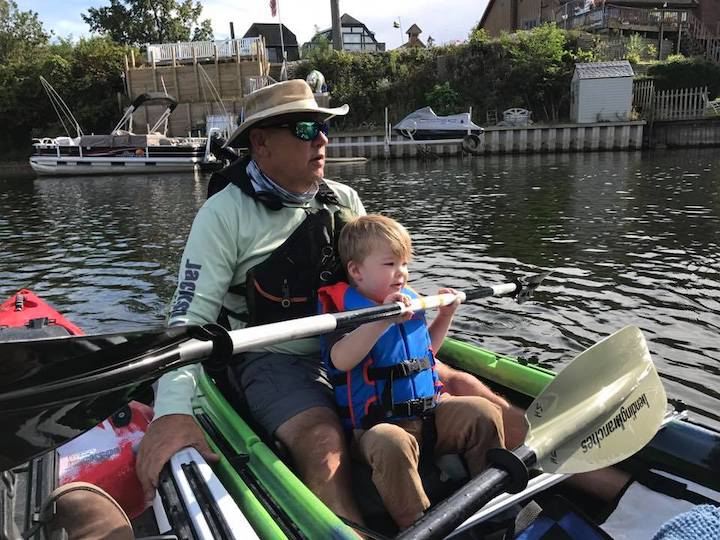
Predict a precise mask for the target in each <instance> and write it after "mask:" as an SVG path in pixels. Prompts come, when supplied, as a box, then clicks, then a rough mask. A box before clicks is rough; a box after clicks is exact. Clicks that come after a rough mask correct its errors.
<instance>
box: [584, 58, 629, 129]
mask: <svg viewBox="0 0 720 540" xmlns="http://www.w3.org/2000/svg"><path fill="white" fill-rule="evenodd" d="M634 75H635V73H634V72H633V69H632V66H631V65H630V62H628V61H627V60H621V61H618V62H591V63H587V64H575V73H574V75H573V78H572V82H571V83H570V118H571V120H572V121H573V122H576V123H578V124H588V123H593V122H621V121H627V120H630V110H631V108H632V92H633V76H634Z"/></svg>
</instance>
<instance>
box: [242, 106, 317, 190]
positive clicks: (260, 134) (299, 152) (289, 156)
mask: <svg viewBox="0 0 720 540" xmlns="http://www.w3.org/2000/svg"><path fill="white" fill-rule="evenodd" d="M313 120H314V119H312V118H308V119H304V121H309V122H312V121H313ZM295 123H296V120H294V121H290V122H287V123H286V124H287V125H282V126H271V127H263V128H260V129H257V130H253V132H252V133H251V140H253V142H254V143H255V146H254V148H253V149H254V154H253V155H254V157H255V159H256V161H257V162H258V164H259V165H260V168H261V169H262V171H263V172H264V173H265V174H267V175H268V176H269V177H270V178H272V179H273V180H274V181H275V182H277V183H278V184H280V185H281V186H282V187H284V188H285V189H287V190H289V191H293V192H295V193H304V192H305V191H308V190H309V189H311V188H312V187H313V186H314V185H315V184H317V182H319V181H320V180H322V179H323V177H324V173H325V146H326V145H327V143H328V138H327V136H325V134H324V133H322V132H318V134H317V136H316V137H315V138H314V139H312V140H309V141H305V140H302V139H300V138H298V137H297V136H296V135H295V134H294V131H295V127H294V126H295Z"/></svg>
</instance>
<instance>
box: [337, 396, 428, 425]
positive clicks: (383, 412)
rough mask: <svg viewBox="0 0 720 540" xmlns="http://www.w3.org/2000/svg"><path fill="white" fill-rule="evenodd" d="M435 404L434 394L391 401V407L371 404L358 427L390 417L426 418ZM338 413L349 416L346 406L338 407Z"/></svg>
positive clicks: (383, 420)
mask: <svg viewBox="0 0 720 540" xmlns="http://www.w3.org/2000/svg"><path fill="white" fill-rule="evenodd" d="M435 405H436V402H435V397H434V396H433V397H426V398H420V399H411V400H410V401H402V402H400V403H393V405H392V407H385V406H384V405H382V404H378V405H373V406H371V407H370V409H369V410H368V413H367V415H365V416H364V417H363V419H362V422H361V426H360V427H362V429H370V428H371V427H373V426H374V425H375V424H379V423H380V422H386V421H388V420H389V419H390V418H415V417H418V418H426V417H428V416H431V415H432V414H433V412H434V410H435ZM339 413H340V417H341V418H350V409H349V408H348V407H339Z"/></svg>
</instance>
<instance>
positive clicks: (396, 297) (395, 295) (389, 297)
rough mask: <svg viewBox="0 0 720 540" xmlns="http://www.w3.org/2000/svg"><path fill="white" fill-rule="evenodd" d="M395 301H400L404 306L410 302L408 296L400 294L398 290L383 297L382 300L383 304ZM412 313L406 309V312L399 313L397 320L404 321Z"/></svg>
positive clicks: (409, 317) (410, 317) (407, 319)
mask: <svg viewBox="0 0 720 540" xmlns="http://www.w3.org/2000/svg"><path fill="white" fill-rule="evenodd" d="M395 302H400V303H402V304H405V305H406V306H409V305H410V303H411V300H410V297H409V296H408V295H406V294H402V293H399V292H395V293H391V294H388V295H387V296H386V297H385V300H383V304H394V303H395ZM413 315H414V313H413V312H412V311H408V312H407V313H403V314H402V315H399V316H398V318H397V322H405V321H409V320H410V319H412V317H413Z"/></svg>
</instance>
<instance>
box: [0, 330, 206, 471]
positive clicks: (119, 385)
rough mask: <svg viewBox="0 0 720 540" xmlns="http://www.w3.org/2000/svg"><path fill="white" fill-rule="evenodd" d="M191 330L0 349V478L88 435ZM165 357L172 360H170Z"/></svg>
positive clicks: (142, 385) (155, 373)
mask: <svg viewBox="0 0 720 540" xmlns="http://www.w3.org/2000/svg"><path fill="white" fill-rule="evenodd" d="M192 328H194V327H185V326H182V327H174V328H163V329H158V330H155V331H150V332H130V333H123V334H106V335H96V336H72V337H63V338H56V339H41V340H33V341H11V342H6V343H0V419H1V420H0V440H2V444H0V471H4V470H7V469H10V468H12V467H14V466H16V465H19V464H21V463H24V462H25V461H27V460H29V459H30V458H32V457H35V456H37V455H39V454H42V453H44V452H46V451H48V450H50V449H53V448H55V447H57V446H59V445H61V444H63V443H65V442H67V441H68V440H70V439H72V438H74V437H77V436H78V435H80V434H81V433H83V432H85V431H87V430H89V429H91V428H92V427H94V426H95V425H97V424H98V423H99V422H101V421H102V420H104V419H105V418H107V417H108V416H110V415H111V414H112V413H113V412H115V411H116V410H118V409H119V408H120V407H122V406H123V405H125V404H126V403H127V402H128V401H130V400H131V399H133V397H134V396H136V395H138V394H139V393H140V392H141V391H143V390H146V389H147V388H148V387H149V386H150V385H151V384H152V383H153V382H154V380H155V379H157V377H159V376H160V375H161V374H162V372H163V371H162V370H161V369H160V366H158V365H153V364H152V362H143V360H144V359H146V358H148V357H149V356H152V355H154V356H156V357H157V356H158V355H159V356H160V357H162V358H163V361H165V360H168V359H170V360H171V358H168V356H169V355H168V352H167V351H172V350H174V349H176V348H177V345H178V344H179V343H182V342H184V341H187V340H188V339H189V338H190V336H189V332H190V331H191V329H192ZM170 356H171V355H170Z"/></svg>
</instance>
